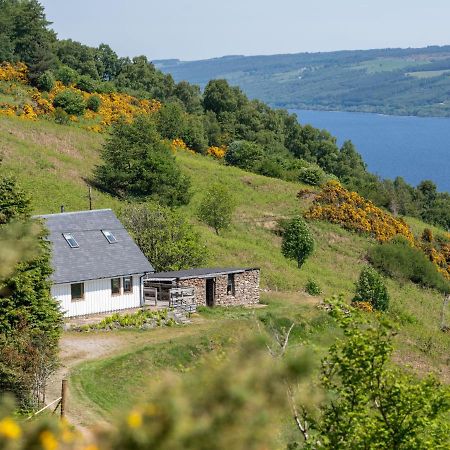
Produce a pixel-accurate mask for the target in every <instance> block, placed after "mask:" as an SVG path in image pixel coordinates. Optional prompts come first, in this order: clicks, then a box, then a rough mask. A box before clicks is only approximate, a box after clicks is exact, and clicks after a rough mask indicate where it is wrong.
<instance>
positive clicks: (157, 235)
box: [121, 202, 207, 272]
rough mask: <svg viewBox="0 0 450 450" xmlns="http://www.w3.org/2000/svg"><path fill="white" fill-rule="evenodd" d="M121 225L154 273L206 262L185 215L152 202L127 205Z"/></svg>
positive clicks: (199, 241)
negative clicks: (153, 269) (148, 262)
mask: <svg viewBox="0 0 450 450" xmlns="http://www.w3.org/2000/svg"><path fill="white" fill-rule="evenodd" d="M121 219H122V223H123V224H124V226H125V228H126V229H127V230H128V232H129V233H130V234H131V236H132V237H133V239H134V240H135V242H136V244H137V245H138V246H139V248H140V249H141V250H142V252H143V253H144V255H145V256H146V257H147V259H148V260H149V261H150V262H151V263H152V265H153V267H154V268H155V270H156V271H158V272H160V271H165V270H166V271H167V270H181V269H188V268H191V267H198V266H199V265H201V264H202V263H204V261H205V260H206V256H207V253H206V247H205V246H204V245H203V244H202V243H201V238H200V235H199V233H197V232H196V231H195V230H194V228H193V227H192V225H191V224H190V223H189V222H188V221H187V220H186V218H185V217H184V215H183V214H182V213H180V212H178V211H174V210H172V209H170V208H168V207H166V206H162V205H159V204H158V203H155V202H151V203H147V204H139V205H136V204H135V205H132V204H130V205H128V206H127V207H126V208H124V209H123V211H122V212H121Z"/></svg>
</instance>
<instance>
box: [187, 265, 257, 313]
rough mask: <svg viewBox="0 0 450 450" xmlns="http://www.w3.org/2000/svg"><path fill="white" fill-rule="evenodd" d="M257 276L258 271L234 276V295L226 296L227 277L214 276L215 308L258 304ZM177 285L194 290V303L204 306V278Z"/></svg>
mask: <svg viewBox="0 0 450 450" xmlns="http://www.w3.org/2000/svg"><path fill="white" fill-rule="evenodd" d="M259 275H260V274H259V270H248V271H245V272H243V273H236V274H234V286H235V294H234V295H228V294H227V286H228V275H219V276H216V277H215V280H216V283H215V303H214V304H215V305H217V306H237V305H254V304H257V303H259ZM178 285H179V286H180V287H193V288H195V302H196V303H197V305H206V279H205V278H191V279H189V280H180V281H179V283H178Z"/></svg>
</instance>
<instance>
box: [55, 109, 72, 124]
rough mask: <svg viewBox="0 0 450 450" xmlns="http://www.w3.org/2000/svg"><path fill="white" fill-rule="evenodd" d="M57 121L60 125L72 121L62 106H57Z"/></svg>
mask: <svg viewBox="0 0 450 450" xmlns="http://www.w3.org/2000/svg"><path fill="white" fill-rule="evenodd" d="M54 117H55V122H56V123H59V124H60V125H67V124H68V123H69V122H70V118H69V114H67V113H66V112H65V111H64V110H63V109H62V108H56V109H55V112H54Z"/></svg>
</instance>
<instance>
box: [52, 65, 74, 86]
mask: <svg viewBox="0 0 450 450" xmlns="http://www.w3.org/2000/svg"><path fill="white" fill-rule="evenodd" d="M56 79H57V80H59V81H61V83H62V84H64V86H70V85H72V84H75V83H76V82H77V80H78V73H77V72H76V71H75V70H73V69H72V68H70V67H68V66H61V67H60V68H59V69H58V70H57V71H56Z"/></svg>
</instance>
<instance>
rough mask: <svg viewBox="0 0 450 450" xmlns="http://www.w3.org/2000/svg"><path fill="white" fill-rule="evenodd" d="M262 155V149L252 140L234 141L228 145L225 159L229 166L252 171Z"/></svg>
mask: <svg viewBox="0 0 450 450" xmlns="http://www.w3.org/2000/svg"><path fill="white" fill-rule="evenodd" d="M263 157H264V149H263V148H262V147H261V146H260V145H258V144H255V143H254V142H248V141H234V142H232V143H231V144H230V146H229V147H228V151H227V153H226V155H225V161H226V162H227V164H229V165H230V166H237V167H240V168H241V169H244V170H249V171H252V170H254V168H255V167H257V166H258V163H259V162H260V161H261V160H262V159H263Z"/></svg>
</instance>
